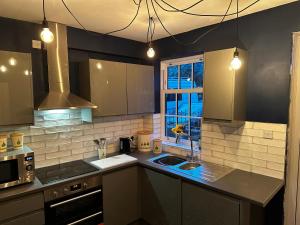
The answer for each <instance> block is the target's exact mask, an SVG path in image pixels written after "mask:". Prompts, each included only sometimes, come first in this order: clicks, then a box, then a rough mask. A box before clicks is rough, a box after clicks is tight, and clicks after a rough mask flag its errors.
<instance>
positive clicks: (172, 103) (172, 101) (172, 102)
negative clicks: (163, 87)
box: [165, 94, 176, 115]
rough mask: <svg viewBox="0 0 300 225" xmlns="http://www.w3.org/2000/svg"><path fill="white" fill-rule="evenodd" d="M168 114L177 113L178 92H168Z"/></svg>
mask: <svg viewBox="0 0 300 225" xmlns="http://www.w3.org/2000/svg"><path fill="white" fill-rule="evenodd" d="M165 107H166V115H176V94H166V105H165Z"/></svg>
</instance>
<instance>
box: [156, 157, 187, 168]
mask: <svg viewBox="0 0 300 225" xmlns="http://www.w3.org/2000/svg"><path fill="white" fill-rule="evenodd" d="M185 161H186V160H185V159H182V158H179V157H177V156H173V155H168V156H164V157H161V158H159V159H155V160H153V162H154V163H157V164H160V165H163V166H175V165H178V164H180V163H183V162H185Z"/></svg>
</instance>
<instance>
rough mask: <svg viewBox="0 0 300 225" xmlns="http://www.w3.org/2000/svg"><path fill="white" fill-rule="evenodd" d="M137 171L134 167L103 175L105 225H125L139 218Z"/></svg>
mask: <svg viewBox="0 0 300 225" xmlns="http://www.w3.org/2000/svg"><path fill="white" fill-rule="evenodd" d="M138 169H139V168H138V167H137V166H135V167H130V168H126V169H123V170H120V171H116V172H112V173H109V174H105V175H103V212H104V224H105V225H127V224H129V223H131V222H134V221H136V220H138V219H139V218H140V208H141V206H140V194H139V193H140V186H139V170H138Z"/></svg>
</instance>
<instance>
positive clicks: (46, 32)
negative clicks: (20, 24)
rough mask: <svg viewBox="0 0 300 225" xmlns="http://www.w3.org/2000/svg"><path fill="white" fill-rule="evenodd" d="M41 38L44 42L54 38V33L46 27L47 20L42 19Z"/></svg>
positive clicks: (49, 41)
mask: <svg viewBox="0 0 300 225" xmlns="http://www.w3.org/2000/svg"><path fill="white" fill-rule="evenodd" d="M40 36H41V39H42V41H43V42H45V43H51V42H52V41H53V40H54V35H53V33H52V32H51V30H50V29H49V27H48V23H47V21H46V20H45V19H44V21H43V30H42V32H41V35H40Z"/></svg>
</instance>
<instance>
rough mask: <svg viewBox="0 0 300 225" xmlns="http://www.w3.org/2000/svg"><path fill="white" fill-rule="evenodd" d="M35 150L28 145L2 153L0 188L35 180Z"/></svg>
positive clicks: (0, 158)
mask: <svg viewBox="0 0 300 225" xmlns="http://www.w3.org/2000/svg"><path fill="white" fill-rule="evenodd" d="M34 176H35V174H34V152H33V151H32V150H31V149H30V148H29V147H27V146H24V147H23V148H22V149H18V150H11V151H7V152H2V153H0V189H3V188H7V187H11V186H15V185H19V184H24V183H30V182H32V181H33V180H34Z"/></svg>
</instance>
